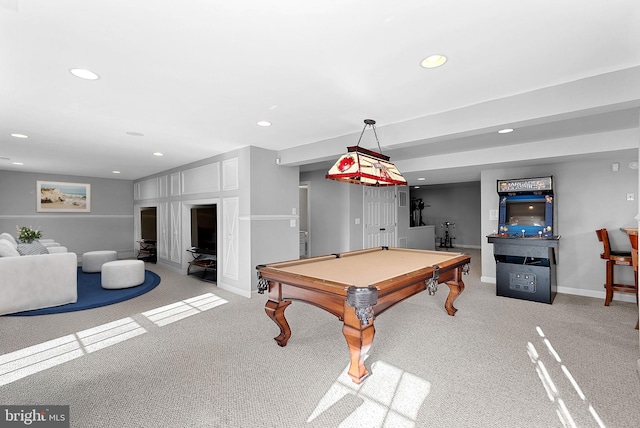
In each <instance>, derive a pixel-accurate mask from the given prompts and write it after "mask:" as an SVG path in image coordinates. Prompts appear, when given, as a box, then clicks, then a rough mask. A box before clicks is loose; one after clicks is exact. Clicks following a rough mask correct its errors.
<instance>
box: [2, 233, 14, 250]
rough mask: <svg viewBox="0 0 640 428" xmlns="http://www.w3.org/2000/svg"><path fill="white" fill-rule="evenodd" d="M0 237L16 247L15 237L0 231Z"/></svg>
mask: <svg viewBox="0 0 640 428" xmlns="http://www.w3.org/2000/svg"><path fill="white" fill-rule="evenodd" d="M0 239H4V240H6V241H7V242H9V243H10V244H11V245H12V246H13V248H16V247H17V246H18V243H17V242H16V238H14V237H13V236H11V235H9V234H8V233H6V232H5V233H0Z"/></svg>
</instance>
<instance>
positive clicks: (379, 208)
mask: <svg viewBox="0 0 640 428" xmlns="http://www.w3.org/2000/svg"><path fill="white" fill-rule="evenodd" d="M363 189H364V190H363V198H364V199H363V207H364V213H363V216H364V221H363V227H364V235H363V236H364V242H363V246H364V248H374V247H381V246H388V247H396V246H397V239H398V236H397V235H398V221H397V220H398V208H397V207H398V205H397V203H396V198H397V188H396V186H389V187H369V186H365V187H363Z"/></svg>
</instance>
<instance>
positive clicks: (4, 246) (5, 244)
mask: <svg viewBox="0 0 640 428" xmlns="http://www.w3.org/2000/svg"><path fill="white" fill-rule="evenodd" d="M0 257H20V253H19V252H18V250H16V249H15V247H14V246H13V245H11V242H9V241H7V240H6V239H0Z"/></svg>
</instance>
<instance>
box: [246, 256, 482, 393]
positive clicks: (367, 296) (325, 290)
mask: <svg viewBox="0 0 640 428" xmlns="http://www.w3.org/2000/svg"><path fill="white" fill-rule="evenodd" d="M470 260H471V259H470V257H469V256H468V255H466V254H461V253H454V252H440V251H427V250H412V249H406V248H393V247H378V248H371V249H365V250H358V251H350V252H345V253H337V254H331V255H327V256H319V257H311V258H307V259H299V260H291V261H286V262H278V263H270V264H265V265H258V266H257V267H256V269H257V270H258V278H259V281H258V292H259V293H264V292H265V291H267V290H268V300H267V303H266V304H265V308H264V309H265V312H266V313H267V315H268V316H269V318H271V319H272V320H273V321H274V322H275V323H276V324H277V326H278V327H279V328H280V334H279V335H278V336H277V337H275V341H276V342H277V343H278V345H280V346H286V345H287V341H288V340H289V338H290V337H291V329H290V328H289V323H288V322H287V320H286V319H285V316H284V311H285V309H286V308H287V307H288V306H289V305H290V304H291V302H292V301H293V300H299V301H303V302H307V303H310V304H312V305H314V306H317V307H319V308H321V309H324V310H325V311H327V312H329V313H331V314H333V315H335V316H336V317H338V319H340V320H341V321H342V322H343V323H344V325H343V328H342V333H343V334H344V337H345V338H346V340H347V345H348V346H349V353H350V358H351V363H350V366H349V376H351V379H352V380H353V381H354V382H355V383H358V384H359V383H361V382H362V381H363V380H364V378H365V377H366V376H367V375H368V374H369V373H368V371H367V369H366V368H365V366H364V359H365V357H366V355H367V352H368V351H369V348H370V347H371V343H372V342H373V337H374V335H375V328H374V326H373V322H374V319H375V317H377V316H379V315H380V314H382V313H383V312H384V311H386V310H387V309H389V308H390V307H391V306H393V305H395V304H396V303H398V302H401V301H402V300H404V299H406V298H408V297H411V296H413V295H414V294H416V293H419V292H421V291H424V290H429V294H433V293H435V291H436V290H437V286H438V284H440V283H445V284H446V285H447V286H448V287H449V295H448V296H447V299H446V302H445V305H444V306H445V309H446V311H447V313H448V314H449V315H451V316H453V315H454V314H455V313H456V311H457V309H456V308H454V307H453V301H454V300H455V299H456V298H457V297H458V295H459V294H460V293H461V292H462V291H463V290H464V282H463V281H462V274H463V273H466V272H467V271H468V268H469V262H470Z"/></svg>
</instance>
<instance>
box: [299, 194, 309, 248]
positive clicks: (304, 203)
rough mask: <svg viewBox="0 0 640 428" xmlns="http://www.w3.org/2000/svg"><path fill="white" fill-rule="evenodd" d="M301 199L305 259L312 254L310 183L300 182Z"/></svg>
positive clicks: (300, 210)
mask: <svg viewBox="0 0 640 428" xmlns="http://www.w3.org/2000/svg"><path fill="white" fill-rule="evenodd" d="M299 189H300V199H299V207H298V212H299V213H300V258H301V259H304V258H306V257H309V255H310V254H311V250H310V248H311V246H310V244H311V240H310V234H309V225H310V224H311V221H310V219H309V215H310V210H309V183H308V182H305V183H300V187H299Z"/></svg>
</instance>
